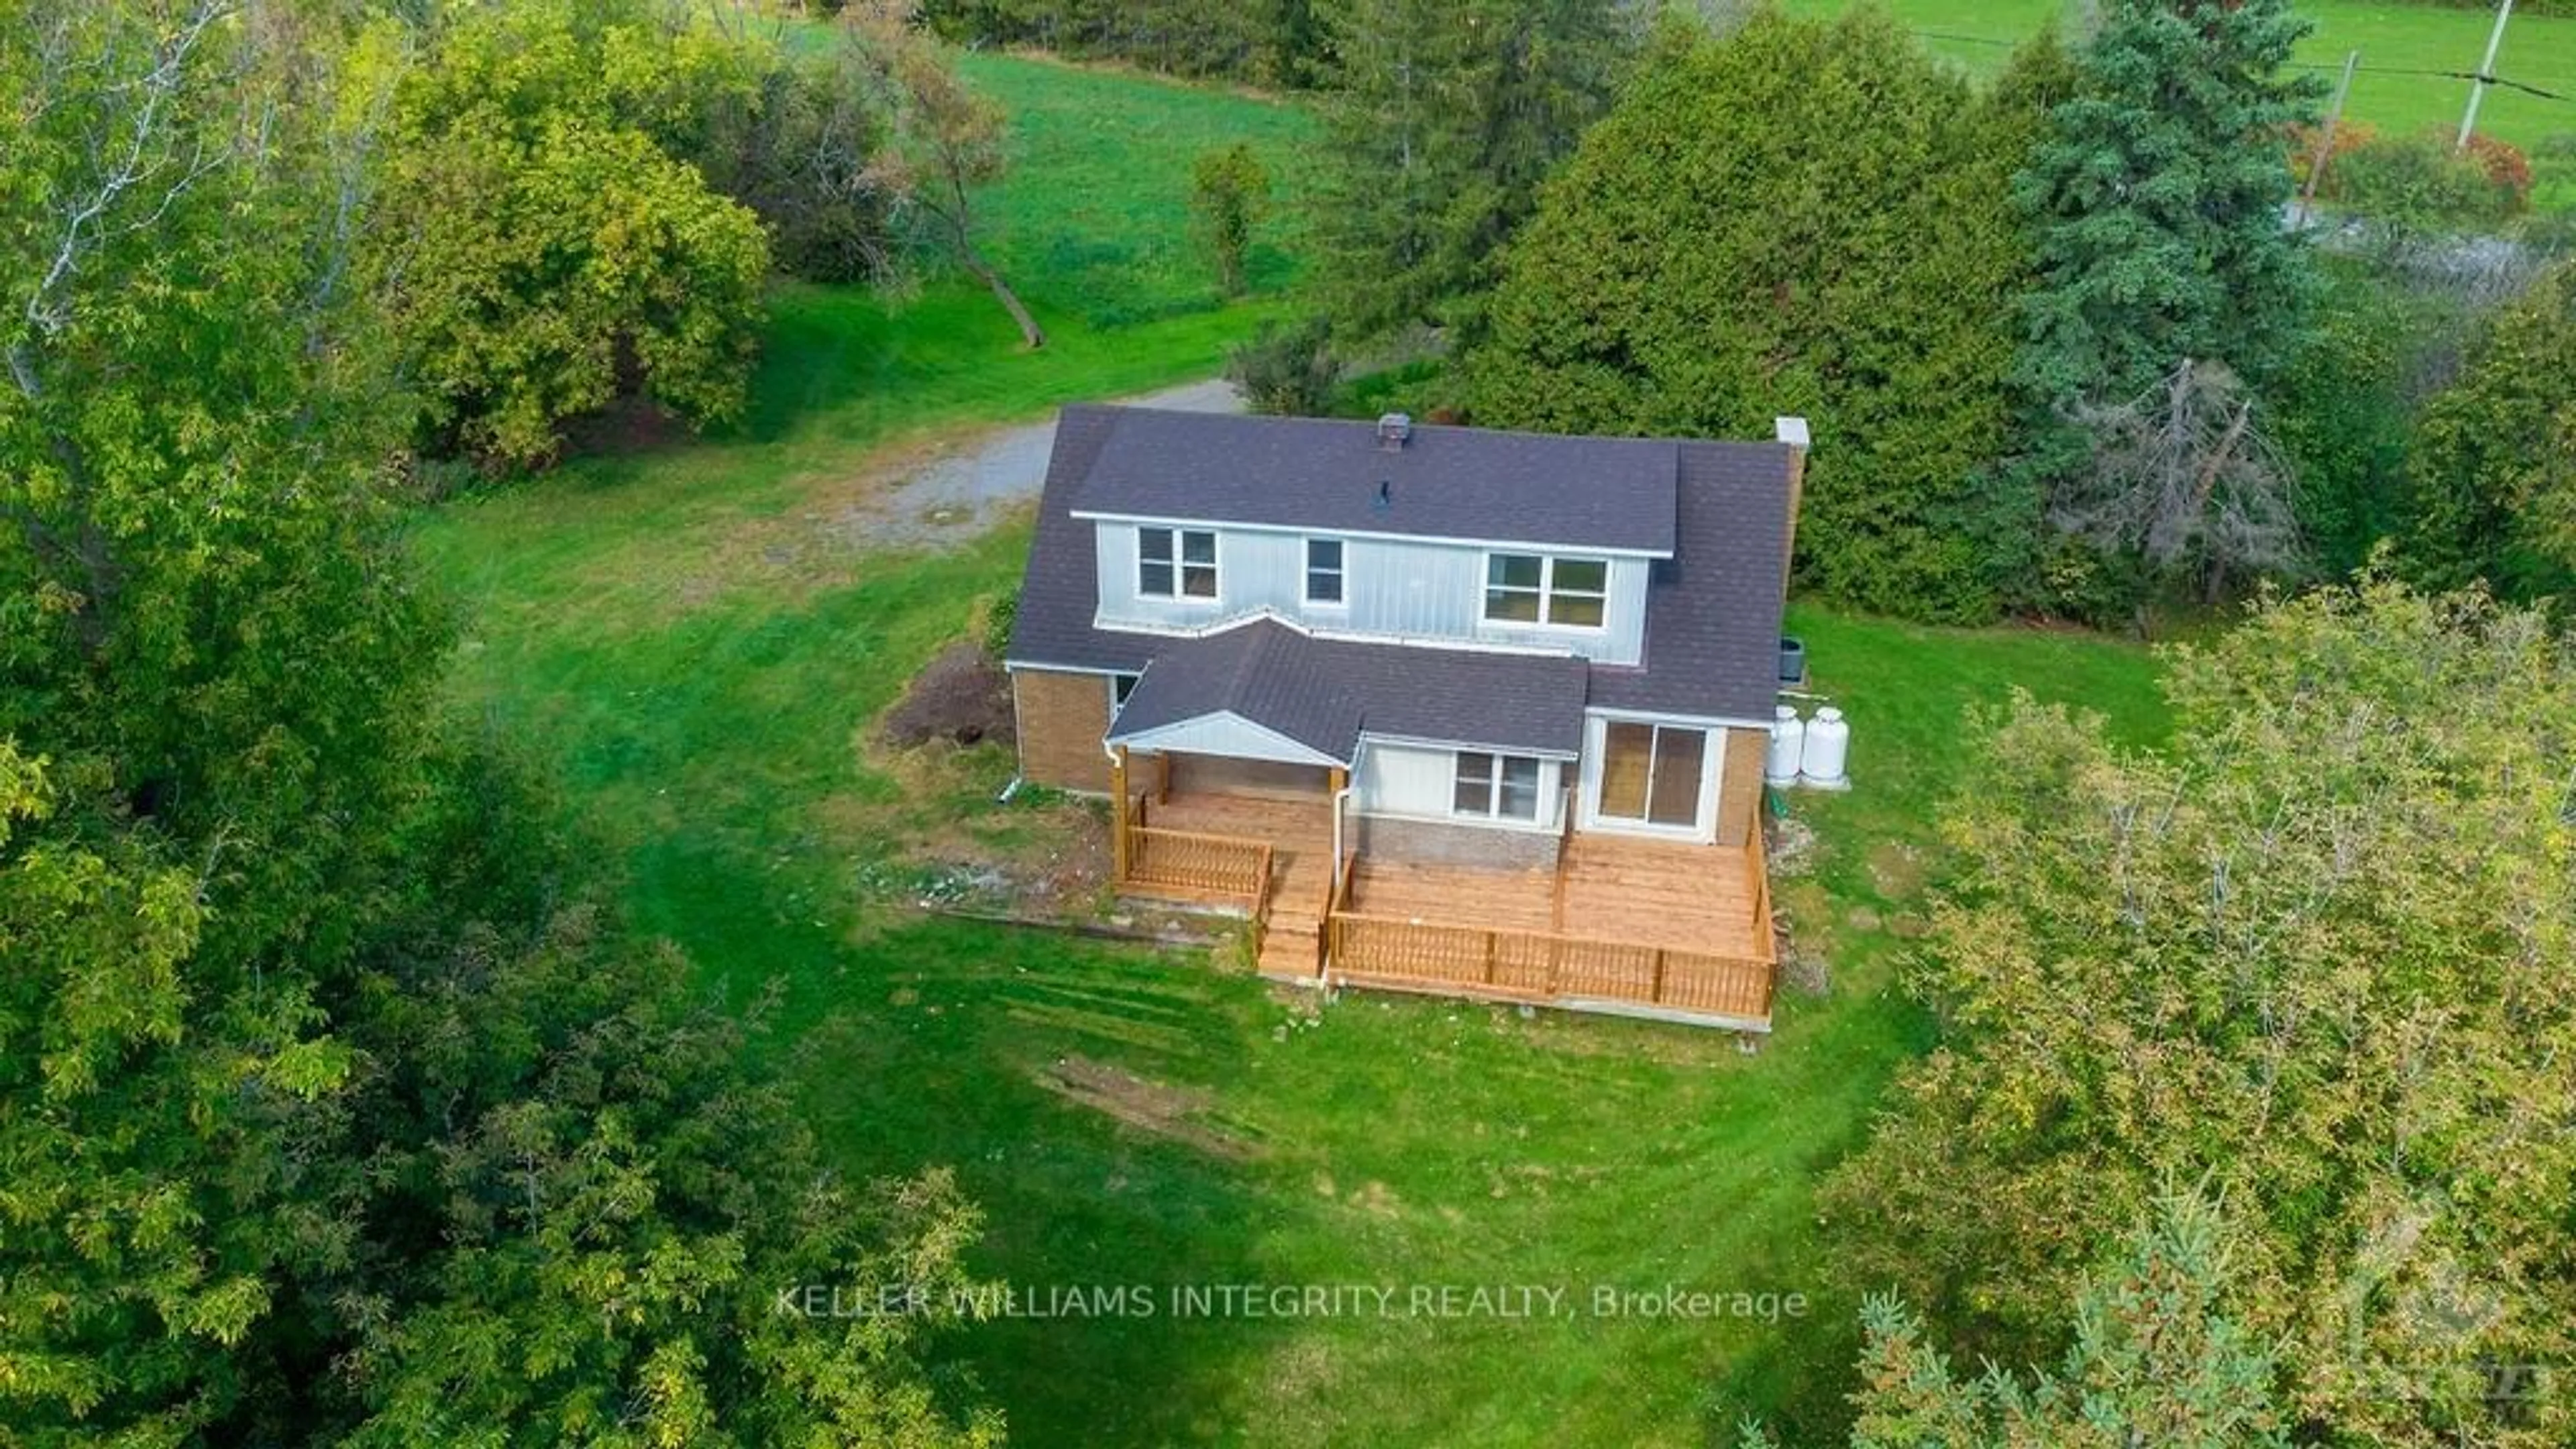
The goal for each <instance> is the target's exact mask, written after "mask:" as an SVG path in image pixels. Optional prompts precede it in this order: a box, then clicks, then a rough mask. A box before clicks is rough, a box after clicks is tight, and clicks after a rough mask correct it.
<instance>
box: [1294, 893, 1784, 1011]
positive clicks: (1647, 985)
mask: <svg viewBox="0 0 2576 1449" xmlns="http://www.w3.org/2000/svg"><path fill="white" fill-rule="evenodd" d="M1331 935H1332V944H1331V951H1332V963H1333V974H1334V975H1335V976H1336V977H1339V978H1341V979H1344V980H1348V981H1351V982H1353V983H1355V984H1359V985H1385V986H1415V987H1435V988H1455V989H1463V990H1465V991H1469V992H1473V993H1476V994H1490V995H1496V996H1510V997H1517V998H1525V999H1528V1000H1532V1001H1546V1000H1551V999H1557V998H1565V997H1575V998H1594V999H1602V1000H1610V1001H1628V1002H1635V1003H1637V1004H1639V1005H1641V1006H1662V1007H1670V1008H1672V1009H1674V1010H1676V1011H1695V1012H1703V1013H1707V1014H1711V1015H1718V1016H1734V1017H1744V1018H1748V1019H1756V1018H1768V1017H1769V1016H1770V1014H1771V978H1772V974H1773V971H1772V963H1771V962H1770V961H1769V960H1765V959H1756V958H1752V957H1740V956H1725V955H1719V954H1716V953H1714V952H1707V951H1690V950H1684V949H1681V948H1679V947H1673V946H1655V945H1648V944H1646V943H1643V942H1632V941H1615V940H1604V939H1602V938H1601V937H1598V936H1569V935H1560V934H1558V933H1556V932H1552V931H1511V930H1497V929H1494V928H1492V927H1486V926H1455V925H1434V924H1431V923H1428V922H1422V921H1413V920H1404V919H1399V918H1396V917H1392V916H1371V915H1365V914H1362V913H1359V912H1355V911H1336V912H1334V913H1333V918H1332V922H1331Z"/></svg>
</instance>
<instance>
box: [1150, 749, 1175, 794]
mask: <svg viewBox="0 0 2576 1449" xmlns="http://www.w3.org/2000/svg"><path fill="white" fill-rule="evenodd" d="M1154 803H1155V804H1157V805H1169V804H1171V803H1172V752H1171V751H1169V750H1165V751H1163V752H1162V753H1160V754H1158V755H1156V756H1154Z"/></svg>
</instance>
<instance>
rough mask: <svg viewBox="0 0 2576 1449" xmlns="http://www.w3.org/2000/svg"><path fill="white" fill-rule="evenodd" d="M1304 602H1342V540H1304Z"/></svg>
mask: <svg viewBox="0 0 2576 1449" xmlns="http://www.w3.org/2000/svg"><path fill="white" fill-rule="evenodd" d="M1306 602H1307V603H1310V604H1338V603H1340V602H1342V541H1341V540H1340V539H1338V538H1310V539H1308V540H1306Z"/></svg>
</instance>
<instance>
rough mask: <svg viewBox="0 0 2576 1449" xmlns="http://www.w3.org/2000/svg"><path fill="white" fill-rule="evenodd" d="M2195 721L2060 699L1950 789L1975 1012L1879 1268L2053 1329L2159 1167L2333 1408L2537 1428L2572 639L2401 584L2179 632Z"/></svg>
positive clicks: (1974, 1339) (1922, 1072)
mask: <svg viewBox="0 0 2576 1449" xmlns="http://www.w3.org/2000/svg"><path fill="white" fill-rule="evenodd" d="M2171 666H2172V667H2171V674H2170V678H2169V686H2168V689H2169V693H2170V695H2171V698H2172V702H2173V706H2174V722H2173V724H2174V729H2173V739H2172V743H2171V745H2170V746H2169V747H2168V748H2167V749H2166V750H2164V751H2163V752H2161V753H2158V754H2153V755H2141V754H2128V753H2122V752H2119V751H2116V750H2114V749H2112V748H2111V747H2110V746H2109V745H2107V744H2106V743H2105V742H2104V740H2103V738H2102V732H2101V727H2100V724H2099V722H2098V721H2092V720H2085V719H2079V718H2076V717H2074V716H2072V715H2070V714H2069V713H2068V712H2066V711H2065V710H2063V709H2059V708H2047V707H2041V706H2039V705H2036V704H2033V703H2031V702H2029V701H2028V700H2023V701H2020V702H2018V703H2017V704H2016V705H2015V706H2014V708H2013V709H2012V711H2011V712H2010V714H2009V715H2008V716H2006V717H2005V718H2004V719H2002V720H2001V721H2000V722H1999V723H1998V724H1996V725H1994V726H1993V729H1992V733H1991V735H1990V738H1989V742H1988V747H1987V754H1986V759H1987V761H1988V764H1987V765H1986V767H1985V768H1983V769H1981V770H1980V771H1979V774H1978V780H1979V785H1978V789H1977V792H1976V794H1975V795H1974V796H1973V797H1970V798H1963V799H1961V800H1960V801H1959V802H1957V803H1956V804H1955V805H1954V806H1953V807H1952V808H1951V810H1950V811H1949V812H1948V814H1947V816H1946V818H1945V821H1944V833H1945V835H1946V836H1947V838H1948V839H1949V840H1950V841H1951V842H1952V843H1953V845H1954V846H1955V847H1956V849H1957V851H1958V852H1959V868H1958V874H1957V877H1956V884H1955V885H1954V886H1953V887H1952V888H1951V889H1950V890H1949V891H1948V892H1947V896H1946V899H1945V900H1944V901H1943V902H1942V903H1941V904H1940V905H1939V906H1938V907H1937V908H1936V910H1935V913H1934V925H1933V930H1932V933H1931V935H1930V937H1929V938H1928V939H1927V940H1926V942H1925V944H1924V948H1923V950H1922V952H1921V954H1920V956H1919V957H1918V959H1917V960H1916V962H1915V963H1914V965H1913V968H1912V969H1913V973H1914V974H1913V980H1914V983H1915V985H1916V987H1917V989H1918V990H1919V991H1920V992H1921V993H1922V995H1923V996H1924V998H1925V999H1926V1000H1927V1001H1929V1002H1930V1003H1931V1004H1932V1005H1933V1006H1934V1008H1935V1009H1936V1010H1937V1011H1938V1013H1939V1015H1940V1020H1941V1023H1942V1040H1941V1042H1940V1044H1939V1045H1938V1046H1937V1048H1936V1049H1935V1050H1934V1051H1933V1052H1932V1053H1931V1055H1930V1056H1929V1057H1927V1058H1926V1059H1924V1060H1923V1061H1922V1062H1921V1063H1919V1064H1918V1065H1916V1066H1913V1067H1910V1068H1908V1069H1907V1070H1906V1071H1905V1072H1904V1074H1903V1075H1902V1077H1901V1080H1900V1082H1899V1085H1898V1087H1897V1090H1896V1093H1895V1098H1894V1105H1893V1107H1892V1108H1891V1110H1890V1111H1889V1113H1888V1114H1887V1116H1886V1117H1885V1118H1884V1119H1883V1120H1882V1122H1881V1123H1880V1125H1879V1127H1878V1128H1877V1130H1876V1131H1875V1132H1874V1134H1873V1136H1872V1139H1871V1142H1870V1145H1869V1147H1868V1148H1867V1150H1866V1151H1865V1152H1864V1153H1862V1154H1861V1156H1860V1157H1859V1158H1857V1159H1856V1160H1855V1161H1854V1162H1853V1163H1852V1164H1850V1165H1849V1166H1848V1167H1847V1168H1846V1169H1845V1170H1844V1171H1843V1173H1842V1174H1841V1175H1840V1176H1839V1178H1838V1179H1837V1180H1836V1182H1835V1183H1834V1184H1833V1185H1832V1187H1831V1188H1830V1190H1829V1194H1828V1201H1829V1212H1830V1215H1831V1218H1832V1220H1833V1221H1835V1222H1836V1223H1837V1224H1838V1225H1839V1226H1840V1229H1841V1231H1842V1233H1843V1236H1844V1241H1846V1242H1848V1243H1851V1244H1853V1245H1855V1248H1856V1250H1857V1251H1858V1253H1859V1254H1860V1256H1861V1259H1862V1262H1861V1263H1860V1264H1859V1266H1858V1267H1857V1269H1856V1271H1857V1272H1858V1274H1859V1275H1860V1276H1861V1278H1862V1280H1863V1281H1867V1282H1878V1283H1884V1282H1890V1281H1893V1282H1897V1283H1900V1284H1902V1285H1903V1286H1904V1287H1905V1289H1906V1291H1907V1294H1908V1297H1909V1298H1910V1299H1911V1300H1912V1301H1914V1302H1915V1303H1918V1304H1921V1305H1923V1306H1924V1307H1925V1309H1926V1310H1927V1312H1928V1314H1929V1317H1930V1319H1931V1321H1932V1322H1934V1323H1936V1324H1939V1325H1941V1326H1942V1328H1943V1329H1944V1331H1945V1332H1946V1333H1947V1334H1948V1335H1950V1336H1951V1337H1952V1339H1953V1340H1954V1341H1957V1342H1960V1343H1962V1344H1964V1345H1967V1346H1970V1347H1973V1348H1974V1349H1975V1350H1976V1351H1979V1352H1983V1353H1986V1354H1988V1355H1991V1356H2005V1355H2010V1356H2014V1357H2021V1358H2036V1357H2041V1356H2044V1355H2046V1354H2047V1353H2048V1352H2050V1351H2051V1346H2052V1345H2053V1343H2054V1342H2055V1341H2056V1340H2057V1338H2058V1337H2059V1330H2058V1328H2057V1327H2056V1323H2057V1319H2056V1316H2055V1315H2056V1314H2057V1312H2058V1311H2059V1306H2060V1305H2062V1304H2063V1303H2064V1302H2065V1301H2066V1299H2067V1297H2068V1296H2069V1295H2070V1294H2072V1293H2073V1292H2074V1291H2076V1288H2077V1284H2076V1281H2075V1278H2076V1274H2077V1271H2078V1268H2079V1265H2081V1264H2084V1263H2087V1262H2090V1261H2093V1260H2095V1259H2096V1257H2097V1255H2099V1254H2100V1253H2101V1252H2103V1251H2104V1249H2105V1248H2106V1246H2107V1245H2108V1244H2109V1243H2111V1242H2112V1241H2113V1240H2114V1239H2115V1238H2116V1237H2117V1236H2118V1235H2119V1234H2121V1233H2122V1232H2125V1231H2126V1230H2127V1229H2128V1228H2129V1226H2130V1225H2132V1224H2133V1223H2135V1222H2137V1221H2139V1220H2140V1219H2142V1218H2143V1217H2145V1216H2146V1215H2147V1213H2148V1212H2149V1210H2150V1208H2151V1206H2152V1203H2153V1200H2154V1198H2155V1196H2156V1193H2157V1191H2158V1188H2159V1185H2160V1184H2161V1183H2163V1182H2167V1181H2173V1180H2177V1179H2178V1180H2183V1181H2197V1180H2202V1179H2204V1178H2205V1179H2207V1180H2208V1181H2209V1182H2210V1183H2211V1185H2212V1187H2213V1190H2215V1191H2218V1192H2221V1193H2223V1194H2224V1196H2225V1200H2226V1202H2227V1203H2228V1205H2229V1208H2230V1213H2231V1216H2232V1217H2233V1218H2234V1220H2235V1221H2236V1222H2237V1224H2238V1225H2239V1227H2240V1228H2241V1229H2242V1234H2241V1241H2239V1242H2238V1243H2237V1245H2236V1247H2235V1248H2234V1250H2233V1251H2232V1254H2231V1259H2230V1262H2231V1272H2230V1276H2231V1279H2232V1280H2233V1282H2234V1283H2235V1287H2234V1289H2233V1290H2232V1291H2231V1293H2230V1294H2229V1298H2228V1301H2229V1304H2230V1309H2231V1313H2232V1314H2234V1315H2235V1316H2236V1317H2237V1319H2238V1321H2239V1322H2241V1324H2242V1326H2243V1327H2244V1328H2245V1330H2246V1331H2247V1332H2249V1333H2251V1334H2253V1335H2255V1336H2256V1338H2257V1339H2258V1340H2259V1341H2262V1342H2266V1343H2277V1344H2278V1345H2279V1349H2278V1363H2279V1369H2278V1385H2277V1395H2278V1402H2279V1403H2280V1404H2281V1405H2282V1406H2283V1408H2284V1410H2285V1412H2286V1413H2287V1414H2289V1415H2290V1416H2291V1418H2292V1420H2293V1426H2294V1428H2295V1430H2296V1432H2297V1433H2298V1434H2299V1435H2300V1436H2301V1437H2302V1438H2313V1439H2317V1440H2320V1441H2332V1442H2354V1443H2375V1444H2393V1445H2422V1446H2427V1449H2430V1446H2433V1445H2437V1444H2450V1443H2455V1442H2457V1441H2458V1439H2459V1438H2460V1437H2463V1436H2465V1437H2468V1438H2471V1439H2475V1440H2477V1441H2479V1442H2483V1443H2489V1444H2496V1445H2509V1446H2524V1445H2528V1446H2532V1449H2538V1446H2541V1445H2544V1444H2552V1443H2558V1442H2563V1441H2564V1439H2565V1438H2566V1436H2567V1435H2568V1433H2569V1432H2571V1429H2576V1402H2571V1401H2569V1400H2568V1399H2566V1398H2565V1397H2564V1396H2563V1395H2561V1396H2557V1397H2550V1396H2548V1395H2546V1394H2540V1395H2535V1393H2534V1389H2535V1387H2537V1385H2536V1384H2535V1382H2534V1381H2533V1379H2532V1378H2531V1377H2530V1373H2529V1366H2531V1365H2541V1364H2555V1363H2563V1362H2565V1361H2566V1359H2567V1356H2568V1355H2569V1353H2570V1352H2571V1351H2576V1329H2571V1325H2576V1239H2571V1238H2570V1236H2569V1234H2568V1233H2567V1232H2566V1228H2565V1210H2566V1204H2567V1203H2568V1202H2569V1201H2570V1200H2572V1199H2571V1194H2576V1139H2571V1138H2570V1137H2569V1136H2568V1134H2567V1133H2566V1131H2565V1130H2564V1124H2565V1122H2566V1121H2567V1120H2568V1117H2569V1114H2570V1113H2571V1112H2576V1079H2572V1078H2571V1077H2570V1076H2569V1074H2568V1073H2567V1071H2566V1070H2565V1064H2566V1062H2567V1061H2568V1060H2569V1059H2570V1057H2569V1053H2570V1052H2571V1051H2576V1005H2571V1004H2570V1000H2569V998H2568V995H2567V993H2566V992H2565V991H2564V989H2563V981H2564V978H2565V976H2566V973H2567V971H2568V970H2569V968H2570V965H2571V961H2576V955H2571V953H2576V866H2572V865H2571V861H2576V735H2571V733H2570V731H2569V729H2568V728H2567V722H2568V721H2570V720H2576V663H2571V653H2570V647H2569V645H2568V643H2567V641H2566V640H2565V639H2563V638H2561V637H2558V636H2556V635H2554V634H2553V633H2552V632H2551V631H2550V629H2549V627H2548V624H2547V622H2546V621H2545V620H2544V619H2542V618H2541V617H2540V616H2538V615H2536V614H2531V613H2523V612H2512V611H2508V610H2504V609H2500V608H2498V607H2496V606H2494V605H2492V604H2490V603H2488V602H2486V601H2485V600H2483V599H2482V598H2480V597H2477V596H2473V595H2467V596H2453V597H2442V598H2428V597H2423V596H2419V595H2415V594H2411V593H2408V592H2406V591H2405V590H2403V589H2401V588H2398V587H2396V586H2395V585H2391V584H2386V583H2377V582H2374V583H2371V584H2369V585H2367V586H2365V587H2363V588H2361V589H2360V590H2358V591H2350V592H2347V591H2326V592H2320V593H2317V594H2314V595H2311V596H2309V597H2306V598H2303V599H2301V600H2298V601H2296V602H2292V603H2268V604H2266V605H2264V606H2263V607H2262V608H2261V609H2260V611H2259V612H2258V613H2257V615H2256V617H2255V618H2254V619H2253V620H2252V621H2251V622H2250V623H2248V624H2246V625H2244V626H2243V627H2241V628H2239V629H2237V630H2235V631H2233V632H2231V633H2229V634H2228V635H2226V636H2224V637H2223V638H2222V639H2220V640H2219V641H2218V642H2216V643H2215V644H2213V645H2210V646H2208V647H2206V648H2186V649H2177V650H2175V651H2174V652H2173V654H2172V657H2171Z"/></svg>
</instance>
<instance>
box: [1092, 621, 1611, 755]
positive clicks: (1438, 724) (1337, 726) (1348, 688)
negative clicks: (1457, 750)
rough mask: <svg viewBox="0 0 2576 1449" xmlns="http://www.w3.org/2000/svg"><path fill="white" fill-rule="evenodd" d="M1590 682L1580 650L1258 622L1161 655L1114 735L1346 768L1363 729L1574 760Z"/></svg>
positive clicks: (1161, 745)
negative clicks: (1381, 637)
mask: <svg viewBox="0 0 2576 1449" xmlns="http://www.w3.org/2000/svg"><path fill="white" fill-rule="evenodd" d="M1586 677H1587V676H1586V666H1585V664H1584V662H1583V661H1582V660H1580V659H1575V658H1568V657H1555V656H1548V655H1530V654H1507V653H1500V652H1493V651H1484V650H1471V649H1426V648H1420V647H1417V646H1412V645H1405V644H1370V643H1362V642H1358V641H1355V640H1345V639H1317V638H1313V637H1311V636H1309V635H1307V634H1304V633H1302V632H1300V631H1298V630H1296V629H1293V628H1290V627H1289V626H1287V625H1285V624H1282V623H1280V622H1278V621H1277V620H1275V619H1267V618H1263V619H1255V620H1252V621H1250V622H1248V623H1245V624H1242V625H1239V626H1237V627H1235V628H1232V629H1228V630H1225V631H1224V632H1222V633H1218V634H1210V635H1207V636H1205V637H1203V638H1196V639H1183V640H1179V641H1176V642H1175V643H1173V644H1172V645H1171V646H1170V647H1168V648H1166V649H1164V650H1163V651H1162V652H1161V653H1160V654H1158V655H1156V656H1155V657H1154V661H1153V663H1151V664H1150V665H1148V666H1146V669H1145V672H1144V673H1143V675H1141V676H1140V677H1139V678H1138V679H1137V681H1136V687H1135V688H1134V689H1133V690H1132V691H1130V692H1129V694H1128V696H1127V703H1126V704H1125V705H1124V706H1123V707H1121V708H1120V710H1119V711H1118V717H1117V719H1116V720H1115V721H1113V722H1112V723H1111V725H1110V729H1109V735H1108V739H1109V743H1111V744H1113V745H1118V744H1123V745H1127V746H1130V747H1131V748H1138V749H1191V748H1201V749H1207V748H1209V746H1210V745H1211V744H1212V743H1214V742H1216V741H1219V740H1226V739H1232V740H1235V741H1238V742H1240V745H1241V749H1240V750H1239V751H1238V750H1231V749H1229V750H1212V751H1211V752H1215V753H1238V752H1240V753H1245V754H1247V755H1248V756H1249V757H1250V758H1255V759H1275V760H1282V761H1286V762H1289V763H1303V764H1337V765H1343V766H1349V765H1352V764H1355V763H1356V762H1357V760H1358V756H1359V744H1360V736H1361V735H1362V734H1373V735H1380V736H1385V737H1390V738H1399V739H1407V740H1420V741H1426V742H1436V743H1442V744H1455V745H1462V746H1466V747H1470V748H1486V749H1492V750H1497V751H1505V752H1509V751H1526V752H1530V753H1535V754H1547V755H1572V754H1574V753H1576V751H1577V750H1579V749H1580V747H1581V745H1582V740H1583V704H1584V695H1585V692H1586V687H1587V686H1586ZM1184 741H1196V742H1197V743H1196V744H1195V745H1193V744H1192V743H1185V742H1184ZM1270 741H1275V742H1276V744H1275V745H1270V744H1269V743H1268V742H1270ZM1265 746H1266V747H1265Z"/></svg>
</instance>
